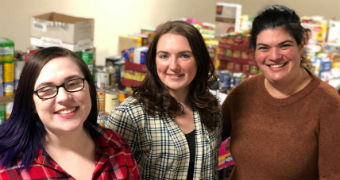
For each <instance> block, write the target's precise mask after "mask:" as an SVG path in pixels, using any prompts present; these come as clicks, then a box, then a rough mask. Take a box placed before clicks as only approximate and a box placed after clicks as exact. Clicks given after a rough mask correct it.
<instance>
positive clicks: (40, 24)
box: [33, 20, 47, 32]
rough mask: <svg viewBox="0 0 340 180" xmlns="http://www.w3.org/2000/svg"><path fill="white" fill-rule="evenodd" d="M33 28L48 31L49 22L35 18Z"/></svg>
mask: <svg viewBox="0 0 340 180" xmlns="http://www.w3.org/2000/svg"><path fill="white" fill-rule="evenodd" d="M33 28H35V29H37V30H40V31H44V32H46V31H47V23H46V22H42V21H37V20H33Z"/></svg>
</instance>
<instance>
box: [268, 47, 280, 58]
mask: <svg viewBox="0 0 340 180" xmlns="http://www.w3.org/2000/svg"><path fill="white" fill-rule="evenodd" d="M269 53H270V54H269V56H270V60H273V61H275V60H277V59H280V58H281V57H282V55H281V53H280V49H279V48H271V49H270V52H269Z"/></svg>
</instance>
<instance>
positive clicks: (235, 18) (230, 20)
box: [215, 2, 242, 38]
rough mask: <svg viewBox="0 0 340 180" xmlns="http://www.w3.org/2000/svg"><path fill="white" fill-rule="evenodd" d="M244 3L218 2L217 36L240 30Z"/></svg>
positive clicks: (216, 17)
mask: <svg viewBox="0 0 340 180" xmlns="http://www.w3.org/2000/svg"><path fill="white" fill-rule="evenodd" d="M241 11H242V5H240V4H232V3H222V2H218V3H217V4H216V16H215V24H216V37H217V38H219V37H221V35H222V34H226V33H229V32H239V31H240V21H241Z"/></svg>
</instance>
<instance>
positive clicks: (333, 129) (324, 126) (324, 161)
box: [318, 96, 340, 179]
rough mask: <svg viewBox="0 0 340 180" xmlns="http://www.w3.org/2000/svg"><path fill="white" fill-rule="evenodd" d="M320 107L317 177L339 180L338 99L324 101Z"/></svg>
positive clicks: (339, 107)
mask: <svg viewBox="0 0 340 180" xmlns="http://www.w3.org/2000/svg"><path fill="white" fill-rule="evenodd" d="M334 97H335V98H334ZM322 105H323V108H322V109H323V110H322V111H323V112H320V121H319V122H320V124H319V128H320V129H319V158H318V165H319V177H320V179H340V97H339V96H333V98H332V99H331V100H329V99H328V100H327V99H326V100H325V101H324V103H323V104H322Z"/></svg>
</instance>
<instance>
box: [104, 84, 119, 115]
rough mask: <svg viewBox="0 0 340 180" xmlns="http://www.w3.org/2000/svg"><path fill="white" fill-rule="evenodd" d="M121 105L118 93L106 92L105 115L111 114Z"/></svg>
mask: <svg viewBox="0 0 340 180" xmlns="http://www.w3.org/2000/svg"><path fill="white" fill-rule="evenodd" d="M118 105H119V100H118V93H117V92H116V91H113V90H106V91H105V113H106V114H110V112H111V110H112V109H114V108H115V107H116V106H118Z"/></svg>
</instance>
